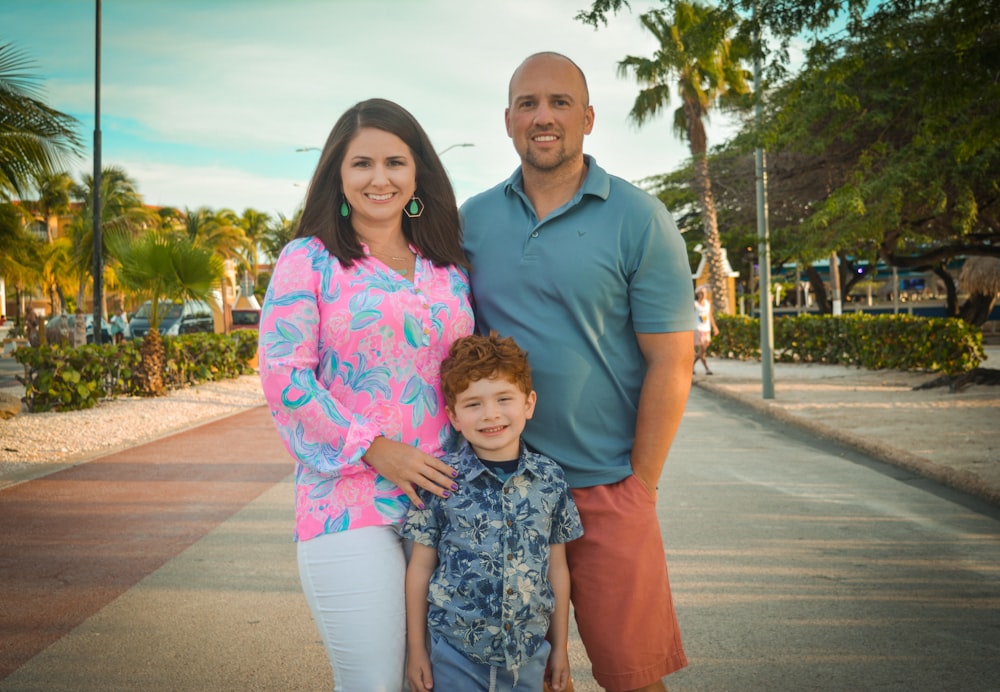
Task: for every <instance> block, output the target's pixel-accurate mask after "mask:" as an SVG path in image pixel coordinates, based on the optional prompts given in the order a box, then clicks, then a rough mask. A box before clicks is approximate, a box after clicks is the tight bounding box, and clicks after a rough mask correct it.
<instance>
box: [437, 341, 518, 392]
mask: <svg viewBox="0 0 1000 692" xmlns="http://www.w3.org/2000/svg"><path fill="white" fill-rule="evenodd" d="M495 377H502V378H503V379H505V380H507V381H509V382H511V383H513V384H515V385H517V387H518V388H519V389H520V390H521V391H522V392H524V394H525V396H527V395H528V394H530V393H531V366H530V365H528V354H527V353H525V352H524V350H523V349H522V348H521V347H520V346H518V345H517V342H515V341H514V339H512V338H511V337H509V336H508V337H505V338H501V337H500V336H499V335H498V334H497V333H496V332H490V335H489V336H482V335H481V334H473V335H471V336H465V337H462V338H461V339H458V340H456V341H455V342H454V343H452V345H451V348H449V349H448V357H447V358H445V359H444V361H443V362H442V363H441V391H442V393H443V394H444V400H445V403H446V404H447V406H448V408H449V409H452V410H454V409H455V401H456V400H457V399H458V395H459V394H461V393H462V392H464V391H465V390H466V389H468V387H469V385H470V384H471V383H472V382H476V381H478V380H487V379H492V378H495Z"/></svg>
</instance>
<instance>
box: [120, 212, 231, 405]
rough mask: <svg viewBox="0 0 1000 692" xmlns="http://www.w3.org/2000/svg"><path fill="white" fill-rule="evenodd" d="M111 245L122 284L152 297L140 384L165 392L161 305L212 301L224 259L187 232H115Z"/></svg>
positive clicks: (150, 391) (149, 391)
mask: <svg viewBox="0 0 1000 692" xmlns="http://www.w3.org/2000/svg"><path fill="white" fill-rule="evenodd" d="M108 245H109V247H110V248H111V250H112V252H113V253H114V256H115V257H116V258H117V260H118V263H119V267H118V271H117V276H118V280H119V282H120V283H121V285H122V286H124V287H125V288H127V289H129V290H131V291H132V292H134V293H135V294H137V295H139V296H140V297H141V298H145V299H147V300H149V301H150V318H149V331H148V332H147V333H146V336H145V337H143V342H142V346H141V347H140V354H141V357H142V366H141V372H140V378H139V379H140V389H141V390H142V391H143V393H145V394H147V395H149V396H156V395H159V394H162V393H163V366H164V357H163V341H162V338H161V336H160V330H159V326H160V320H161V319H162V318H161V315H160V305H161V303H163V302H165V301H166V302H169V303H172V302H174V301H179V300H207V299H208V297H209V295H210V294H211V292H212V289H213V287H214V286H215V285H216V283H217V282H218V281H219V280H220V279H221V277H222V260H221V259H220V258H219V257H218V256H216V255H215V254H213V252H212V251H211V250H210V249H208V248H205V247H201V246H199V245H198V244H196V243H195V242H193V241H192V240H191V239H190V238H188V237H187V236H186V235H185V234H183V233H170V232H165V231H161V230H158V229H157V230H152V231H148V232H146V233H144V234H142V235H140V236H138V237H134V236H131V235H130V234H128V233H127V232H124V231H122V230H120V229H119V230H117V231H112V233H110V234H109V236H108Z"/></svg>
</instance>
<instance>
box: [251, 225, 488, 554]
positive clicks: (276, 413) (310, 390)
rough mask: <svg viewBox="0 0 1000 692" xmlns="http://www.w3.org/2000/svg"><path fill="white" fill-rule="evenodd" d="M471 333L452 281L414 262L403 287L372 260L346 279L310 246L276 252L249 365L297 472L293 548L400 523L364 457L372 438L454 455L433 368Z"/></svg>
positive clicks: (400, 514)
mask: <svg viewBox="0 0 1000 692" xmlns="http://www.w3.org/2000/svg"><path fill="white" fill-rule="evenodd" d="M365 250H366V252H367V248H365ZM472 328H473V316H472V309H471V307H470V305H469V282H468V277H467V276H466V274H465V272H464V271H463V270H462V269H459V268H454V267H447V268H442V267H435V266H434V265H433V264H432V263H431V262H430V261H428V260H425V259H423V258H422V257H420V256H419V255H418V256H417V259H416V268H415V270H414V280H413V282H410V281H409V280H408V279H406V278H405V277H404V276H402V275H400V274H398V273H396V272H395V271H393V270H392V269H390V268H389V267H388V266H386V265H385V264H383V263H382V262H380V261H379V260H378V259H376V258H374V257H367V258H366V259H363V260H359V261H357V262H355V263H354V265H353V266H352V267H350V268H347V269H345V268H343V267H342V266H341V265H340V262H338V261H337V259H336V258H335V257H333V256H331V255H330V254H329V253H328V252H327V251H326V248H325V247H324V246H323V243H322V242H321V241H320V240H319V239H317V238H315V237H313V238H298V239H295V240H293V241H292V242H290V243H289V244H288V245H287V246H286V247H285V249H284V250H283V251H282V253H281V256H280V257H279V258H278V261H277V263H276V264H275V267H274V273H273V276H272V277H271V283H270V286H269V287H268V290H267V296H266V297H265V299H264V307H263V310H262V313H261V321H260V343H259V348H258V353H259V359H260V378H261V385H262V387H263V390H264V396H265V398H266V399H267V403H268V406H269V407H270V409H271V415H272V416H273V418H274V422H275V425H276V426H277V428H278V432H279V433H280V435H281V437H282V440H283V441H284V443H285V446H286V447H287V448H288V451H289V452H291V454H292V456H293V457H294V458H295V460H296V463H297V466H296V473H295V494H296V520H295V540H297V541H304V540H308V539H310V538H315V537H316V536H319V535H322V534H327V533H334V532H337V531H346V530H348V529H355V528H361V527H365V526H382V525H397V524H400V523H401V522H402V520H403V518H404V517H405V515H406V511H407V509H408V508H409V504H410V502H409V498H407V497H406V495H404V494H403V492H402V491H401V490H399V489H398V488H397V487H396V486H395V485H394V484H393V483H391V482H389V481H388V480H386V479H384V478H382V477H381V476H380V475H378V474H377V473H376V472H375V470H374V469H373V468H372V467H371V466H369V465H368V464H367V463H365V461H364V460H363V457H364V455H365V453H366V452H367V450H368V447H369V445H370V444H371V443H372V441H373V440H374V439H375V438H376V437H379V436H384V437H386V438H388V439H391V440H398V441H401V442H406V443H407V444H411V445H413V446H415V447H418V448H419V449H421V450H423V451H424V452H427V453H428V454H433V455H435V456H441V455H442V454H443V453H444V452H446V451H449V450H451V449H452V448H453V447H454V446H455V440H456V433H455V431H454V429H453V428H452V427H451V425H450V424H449V423H448V417H447V415H446V413H445V405H444V397H443V396H442V395H441V387H440V366H441V361H442V360H443V359H444V357H445V356H446V355H447V354H448V347H449V346H451V343H452V342H453V341H454V340H455V339H457V338H459V337H462V336H465V335H467V334H470V333H471V332H472Z"/></svg>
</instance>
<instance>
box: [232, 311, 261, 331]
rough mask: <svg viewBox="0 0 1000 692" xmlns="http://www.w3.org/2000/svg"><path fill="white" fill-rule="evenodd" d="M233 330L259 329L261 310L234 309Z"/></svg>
mask: <svg viewBox="0 0 1000 692" xmlns="http://www.w3.org/2000/svg"><path fill="white" fill-rule="evenodd" d="M232 315H233V329H258V328H259V327H260V310H256V309H254V308H233V310H232Z"/></svg>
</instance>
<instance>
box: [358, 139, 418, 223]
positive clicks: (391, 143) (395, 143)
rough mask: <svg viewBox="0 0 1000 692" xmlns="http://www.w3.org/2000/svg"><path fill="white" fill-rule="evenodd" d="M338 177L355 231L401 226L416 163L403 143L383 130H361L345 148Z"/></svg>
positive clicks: (413, 187)
mask: <svg viewBox="0 0 1000 692" xmlns="http://www.w3.org/2000/svg"><path fill="white" fill-rule="evenodd" d="M340 176H341V180H342V183H343V186H344V190H343V192H344V196H345V197H346V198H347V201H348V203H349V204H350V205H351V210H352V211H351V221H352V222H353V223H354V227H355V228H356V229H358V230H361V231H363V229H364V228H365V227H373V226H383V225H385V224H387V223H391V224H397V225H400V226H402V215H403V206H404V205H405V204H406V203H407V202H409V201H410V198H411V197H413V194H414V193H415V192H416V189H417V167H416V162H415V161H414V158H413V152H411V151H410V148H409V147H408V146H407V145H406V143H405V142H403V140H401V139H400V138H399V137H397V136H396V135H394V134H391V133H389V132H386V131H385V130H378V129H375V128H372V127H364V128H361V129H360V130H358V133H357V134H356V135H355V136H354V139H352V140H351V143H350V144H349V145H348V146H347V152H346V153H345V155H344V161H343V163H342V164H341V167H340Z"/></svg>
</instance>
